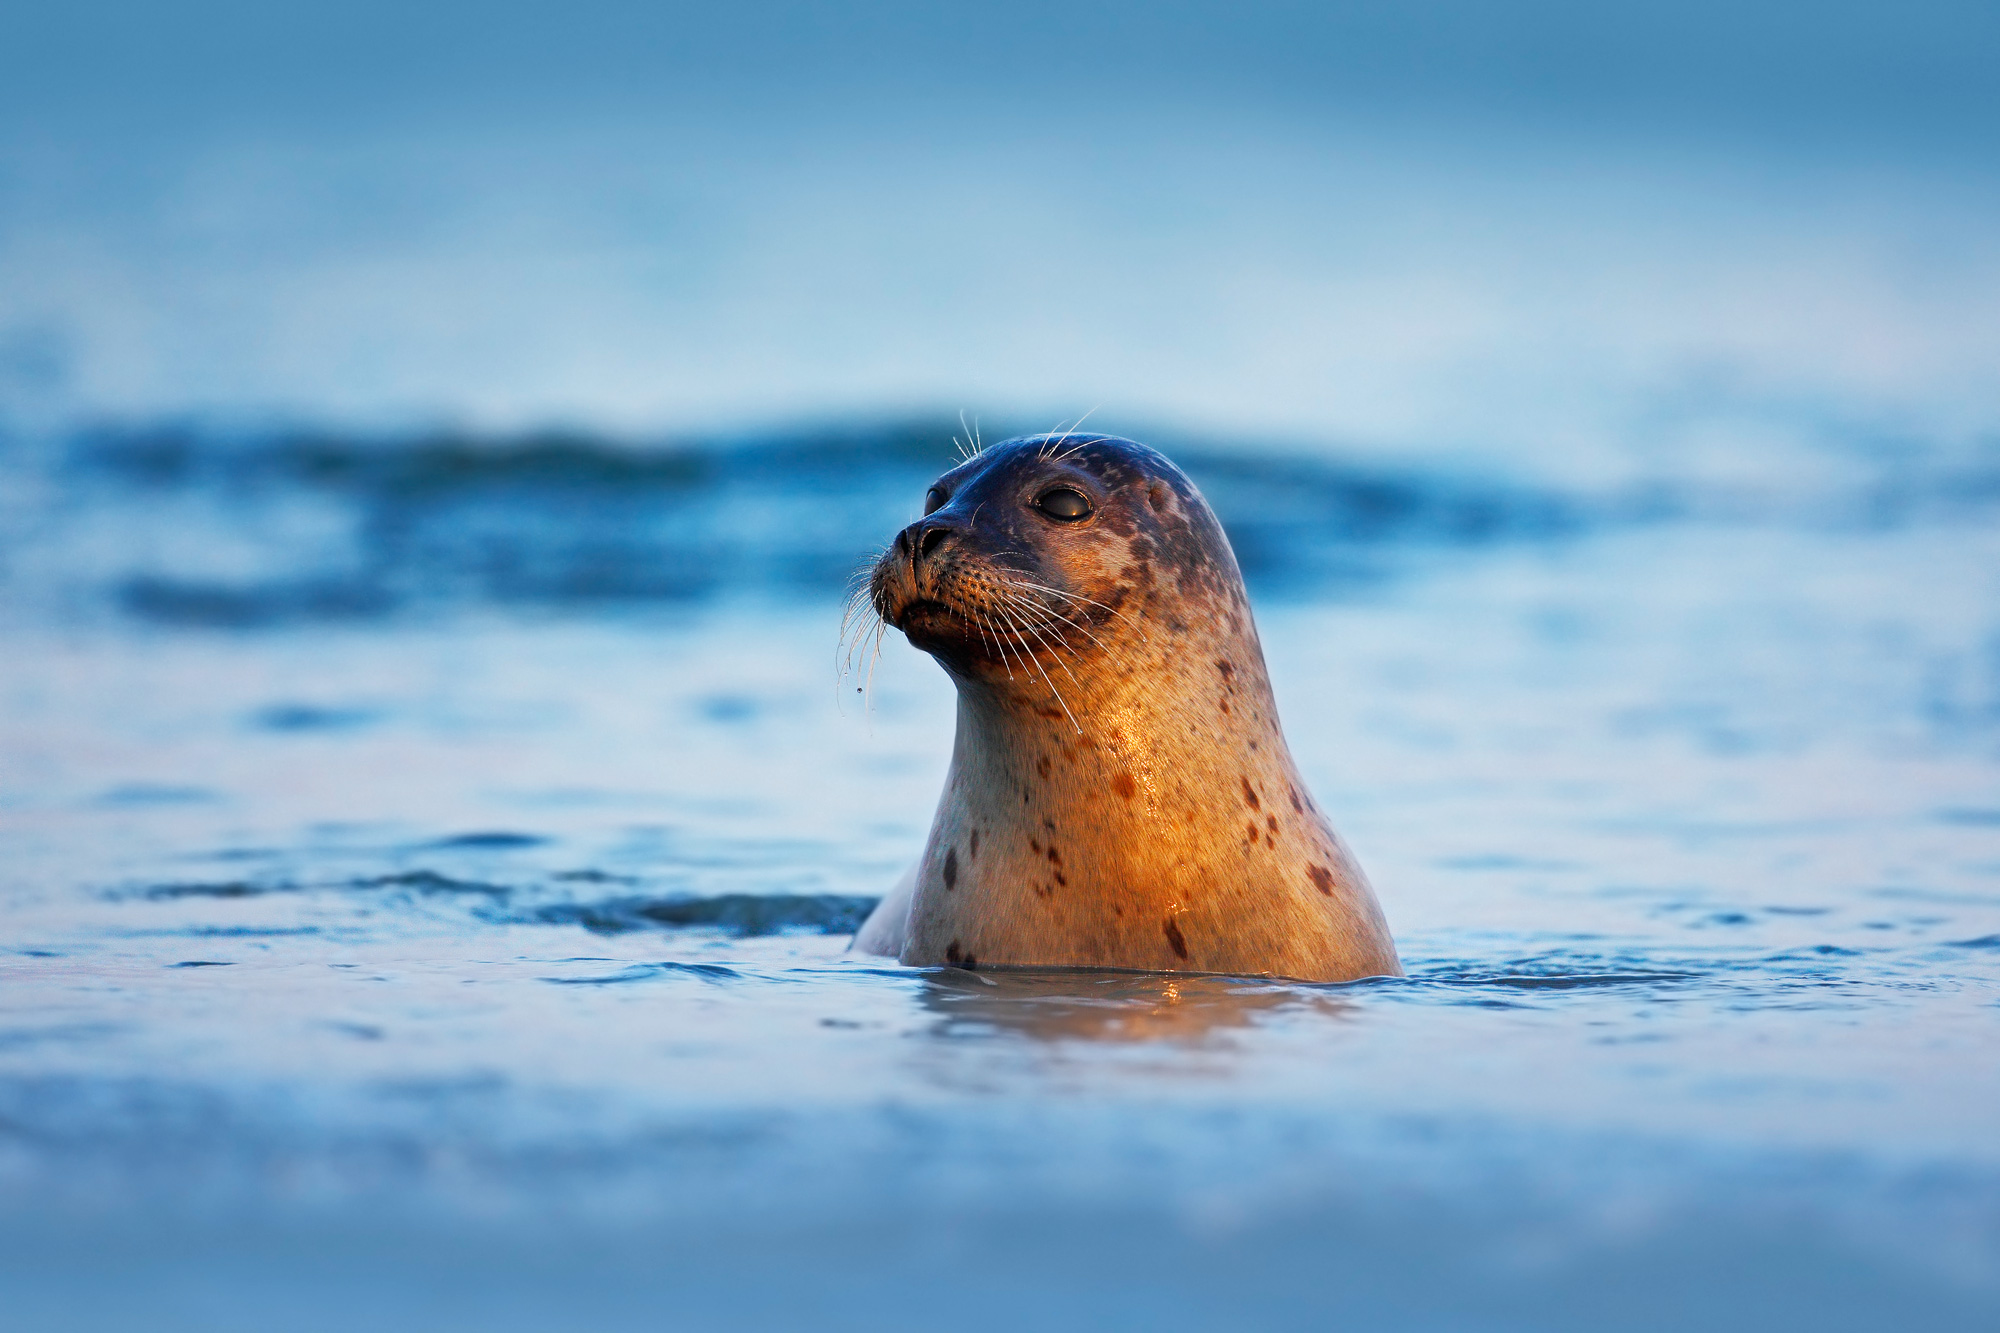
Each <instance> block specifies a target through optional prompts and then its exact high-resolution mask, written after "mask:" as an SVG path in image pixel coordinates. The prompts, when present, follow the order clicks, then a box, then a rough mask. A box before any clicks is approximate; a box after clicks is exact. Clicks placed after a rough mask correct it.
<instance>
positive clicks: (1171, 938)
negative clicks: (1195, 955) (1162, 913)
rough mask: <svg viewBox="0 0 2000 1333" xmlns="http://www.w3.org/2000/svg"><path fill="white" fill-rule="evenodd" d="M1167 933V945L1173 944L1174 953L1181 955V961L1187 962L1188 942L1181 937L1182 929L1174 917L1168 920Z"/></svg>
mask: <svg viewBox="0 0 2000 1333" xmlns="http://www.w3.org/2000/svg"><path fill="white" fill-rule="evenodd" d="M1166 931H1167V943H1168V944H1171V945H1172V946H1173V948H1174V952H1175V953H1177V954H1179V955H1180V956H1181V959H1182V960H1183V961H1185V960H1186V959H1187V940H1186V939H1185V938H1184V937H1183V936H1182V935H1181V928H1180V926H1179V925H1178V924H1176V922H1175V921H1174V919H1173V918H1172V917H1168V918H1167V923H1166Z"/></svg>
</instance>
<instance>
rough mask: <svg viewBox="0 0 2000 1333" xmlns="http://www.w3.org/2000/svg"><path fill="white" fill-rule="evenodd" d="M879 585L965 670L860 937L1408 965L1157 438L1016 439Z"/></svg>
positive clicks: (1133, 959)
mask: <svg viewBox="0 0 2000 1333" xmlns="http://www.w3.org/2000/svg"><path fill="white" fill-rule="evenodd" d="M865 595H866V596H867V598H868V599H869V602H870V603H871V604H872V608H873V610H874V611H875V612H876V613H877V614H879V615H880V617H881V619H882V621H883V622H885V623H886V624H887V625H890V626H893V627H895V628H896V629H899V630H901V631H902V632H903V634H904V636H905V637H906V638H907V639H908V640H909V642H910V643H911V644H912V645H913V646H915V647H917V648H919V649H921V650H923V651H924V652H926V653H929V654H930V655H931V656H932V657H933V658H935V659H936V660H937V662H938V664H939V665H940V666H942V667H943V668H944V670H945V672H946V673H947V674H948V675H949V676H950V677H951V679H952V683H953V684H954V685H956V686H957V689H958V734H957V739H956V741H955V742H954V744H953V746H952V756H951V768H950V771H949V774H948V776H947V777H946V779H945V787H944V795H943V797H942V798H941V799H940V801H939V802H938V809H937V814H936V817H935V818H934V819H933V821H932V823H931V830H930V836H929V839H928V841H927V842H926V844H925V847H924V853H923V857H922V859H921V860H920V861H919V862H918V863H917V865H916V866H915V867H914V868H913V869H912V870H911V872H910V873H909V874H907V875H905V876H904V878H903V881H902V882H901V883H900V884H898V885H897V886H896V889H895V890H894V891H893V892H891V893H890V894H889V896H888V897H886V898H884V899H883V900H882V902H881V904H880V905H879V906H878V907H877V908H876V909H875V911H874V912H873V913H872V914H871V915H870V916H869V918H868V920H867V921H866V923H864V925H863V926H862V928H861V930H860V932H859V933H858V934H857V935H856V936H855V943H854V946H853V947H855V948H856V949H858V950H860V951H862V952H867V953H879V954H886V955H891V956H894V957H897V958H899V959H900V960H901V961H902V962H904V963H909V964H914V965H919V966H957V967H963V968H975V969H976V968H986V967H994V966H1005V967H1095V968H1130V969H1140V970H1146V971H1161V972H1204V973H1221V974H1229V975H1261V976H1275V977H1287V978H1295V979H1299V980H1308V981H1348V980H1353V979H1355V978H1359V977H1367V976H1383V975H1388V976H1400V975H1401V974H1402V967H1401V964H1400V963H1399V962H1398V961H1397V958H1396V950H1395V946H1394V944H1393V943H1392V942H1391V940H1390V937H1389V929H1388V925H1387V923H1386V922H1385V921H1384V919H1383V916H1382V909H1381V907H1380V905H1379V904H1378V903H1377V902H1376V899H1375V893H1374V890H1373V889H1371V888H1370V887H1369V884H1368V880H1367V877H1366V876H1365V875H1363V874H1362V872H1361V867H1360V866H1359V865H1358V864H1356V862H1355V860H1354V858H1353V856H1352V855H1350V854H1349V852H1348V850H1347V847H1346V845H1345V844H1343V843H1342V842H1341V840H1340V838H1339V836H1338V835H1337V834H1335V832H1334V831H1333V828H1332V826H1331V825H1330V824H1329V823H1328V822H1327V819H1326V817H1325V815H1324V814H1322V813H1321V811H1320V808H1319V806H1318V805H1317V804H1316V803H1315V802H1314V801H1313V798H1312V795H1311V793H1310V792H1308V791H1307V790H1306V784H1305V782H1304V780H1303V779H1302V778H1301V777H1300V776H1299V772H1298V768H1297V766H1296V765H1295V764H1294V763H1293V762H1292V756H1291V751H1290V750H1289V749H1288V748H1287V746H1286V744H1285V737H1284V733H1283V731H1282V730H1281V729H1280V728H1279V725H1278V713H1277V708H1276V706H1275V704H1274V702H1273V700H1272V695H1271V684H1270V680H1269V678H1268V676H1267V675H1266V672H1265V668H1264V651H1263V647H1262V645H1261V644H1260V643H1259V641H1258V638H1257V630H1256V626H1255V624H1254V623H1253V621H1252V619H1251V615H1250V603H1249V598H1248V596H1247V595H1246V593H1245V592H1244V588H1243V576H1242V573H1241V571H1240V570H1239V569H1238V568H1237V564H1236V556H1235V553H1234V552H1233V551H1232V550H1231V549H1230V546H1229V539H1228V538H1227V537H1226V536H1225V535H1224V534H1223V531H1222V526H1221V524H1219V523H1218V522H1217V521H1216V519H1215V515H1214V513H1213V512H1212V511H1211V510H1210V509H1209V506H1208V502H1207V501H1206V500H1204V499H1203V498H1202V495H1201V492H1200V491H1198V490H1196V489H1195V486H1194V483H1193V482H1191V481H1189V480H1188V479H1187V477H1186V476H1185V475H1183V474H1182V472H1181V471H1180V469H1179V468H1177V467H1175V466H1174V465H1173V464H1172V463H1171V462H1169V461H1168V460H1167V459H1166V458H1165V457H1163V456H1162V455H1160V454H1159V453H1157V452H1155V451H1154V450H1152V449H1149V448H1147V447H1146V446H1145V445H1142V444H1138V443H1135V442H1133V441H1131V440H1126V439H1120V438H1118V437H1116V436H1109V435H1100V434H1093V435H1083V436H1079V435H1060V436H1058V435H1036V436H1026V437H1023V438H1019V439H1013V440H1008V441H1006V442H1004V443H1000V444H995V445H993V446H991V447H990V448H987V449H986V450H984V451H983V452H980V453H977V454H975V455H974V456H972V457H971V458H969V459H967V460H966V461H965V462H964V463H962V464H960V465H959V466H957V467H955V468H953V469H952V470H951V471H949V472H946V473H945V474H944V475H943V476H941V477H939V478H938V479H937V481H936V482H935V483H934V484H933V485H932V486H931V487H930V489H929V491H928V492H926V494H925V498H924V516H923V517H922V518H921V519H919V520H917V521H916V522H915V523H912V524H910V525H909V526H908V527H906V528H904V529H903V530H902V531H901V532H900V533H898V534H897V535H896V538H895V541H894V542H893V543H892V544H891V545H890V546H889V548H888V549H887V550H886V551H884V552H883V554H882V556H881V557H880V558H879V559H878V560H877V561H876V562H875V564H874V566H873V568H872V570H870V572H869V577H868V583H867V586H866V588H865Z"/></svg>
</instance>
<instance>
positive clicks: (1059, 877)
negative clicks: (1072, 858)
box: [1056, 870, 1069, 888]
mask: <svg viewBox="0 0 2000 1333" xmlns="http://www.w3.org/2000/svg"><path fill="white" fill-rule="evenodd" d="M1056 883H1058V884H1060V885H1062V886H1063V887H1064V888H1068V887H1069V881H1068V880H1067V879H1064V878H1063V872H1062V871H1060V870H1058V871H1056Z"/></svg>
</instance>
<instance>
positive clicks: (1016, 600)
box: [1001, 591, 1118, 685]
mask: <svg viewBox="0 0 2000 1333" xmlns="http://www.w3.org/2000/svg"><path fill="white" fill-rule="evenodd" d="M1001 596H1002V597H1004V598H1006V599H1007V600H1008V601H1009V602H1010V603H1012V604H1013V605H1014V606H1017V607H1019V608H1021V609H1022V610H1023V611H1027V612H1031V613H1034V614H1035V615H1036V616H1037V617H1038V618H1036V619H1033V620H1031V621H1030V622H1029V624H1028V625H1027V626H1026V627H1027V628H1028V629H1029V630H1030V631H1031V632H1033V633H1034V635H1035V637H1036V638H1038V639H1040V640H1041V641H1042V642H1043V643H1045V644H1049V646H1050V647H1052V648H1059V649H1061V650H1062V651H1063V652H1066V653H1068V654H1069V655H1070V656H1071V657H1075V658H1078V659H1079V660H1081V654H1079V653H1078V652H1077V650H1076V645H1074V644H1072V643H1071V642H1070V641H1069V640H1068V639H1066V638H1064V637H1063V633H1062V631H1061V630H1059V629H1057V628H1056V627H1055V622H1056V621H1061V622H1062V623H1063V624H1065V625H1068V626H1069V627H1070V628H1071V629H1082V627H1081V626H1079V625H1077V624H1076V623H1075V622H1073V621H1071V620H1070V619H1069V618H1068V617H1067V616H1064V615H1063V614H1061V613H1060V612H1058V611H1054V610H1052V609H1050V608H1049V607H1048V606H1046V605H1044V604H1042V603H1040V602H1037V601H1035V600H1033V599H1032V598H1028V597H1023V596H1021V595H1020V594H1019V593H1015V592H1005V591H1003V592H1002V593H1001ZM1043 631H1046V632H1047V633H1046V634H1045V633H1043ZM1082 632H1083V633H1084V634H1086V635H1088V636H1089V637H1090V639H1091V641H1092V642H1093V643H1096V644H1097V646H1098V647H1099V648H1101V649H1103V650H1104V652H1105V654H1106V655H1107V656H1110V657H1112V658H1113V659H1114V660H1115V659H1116V658H1117V657H1118V654H1116V653H1114V652H1112V650H1111V649H1110V648H1109V647H1107V646H1106V645H1105V644H1104V643H1103V641H1101V640H1099V639H1098V638H1097V636H1096V635H1094V634H1091V633H1090V631H1089V630H1082ZM1049 635H1053V636H1054V639H1053V641H1051V639H1050V638H1049V637H1048V636H1049ZM1057 662H1058V664H1060V665H1061V666H1062V669H1063V670H1064V671H1069V664H1068V663H1066V662H1062V660H1061V659H1060V658H1058V659H1057ZM1070 679H1071V680H1076V673H1075V672H1070ZM1082 683H1083V682H1082V681H1080V680H1078V681H1077V684H1079V685H1081V684H1082Z"/></svg>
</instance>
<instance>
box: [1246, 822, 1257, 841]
mask: <svg viewBox="0 0 2000 1333" xmlns="http://www.w3.org/2000/svg"><path fill="white" fill-rule="evenodd" d="M1244 828H1245V830H1246V831H1245V832H1244V834H1243V841H1245V842H1247V843H1249V844H1250V845H1251V846H1253V847H1254V846H1256V845H1257V821H1256V820H1254V819H1253V820H1251V821H1250V822H1249V823H1248V824H1246V825H1245V826H1244Z"/></svg>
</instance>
